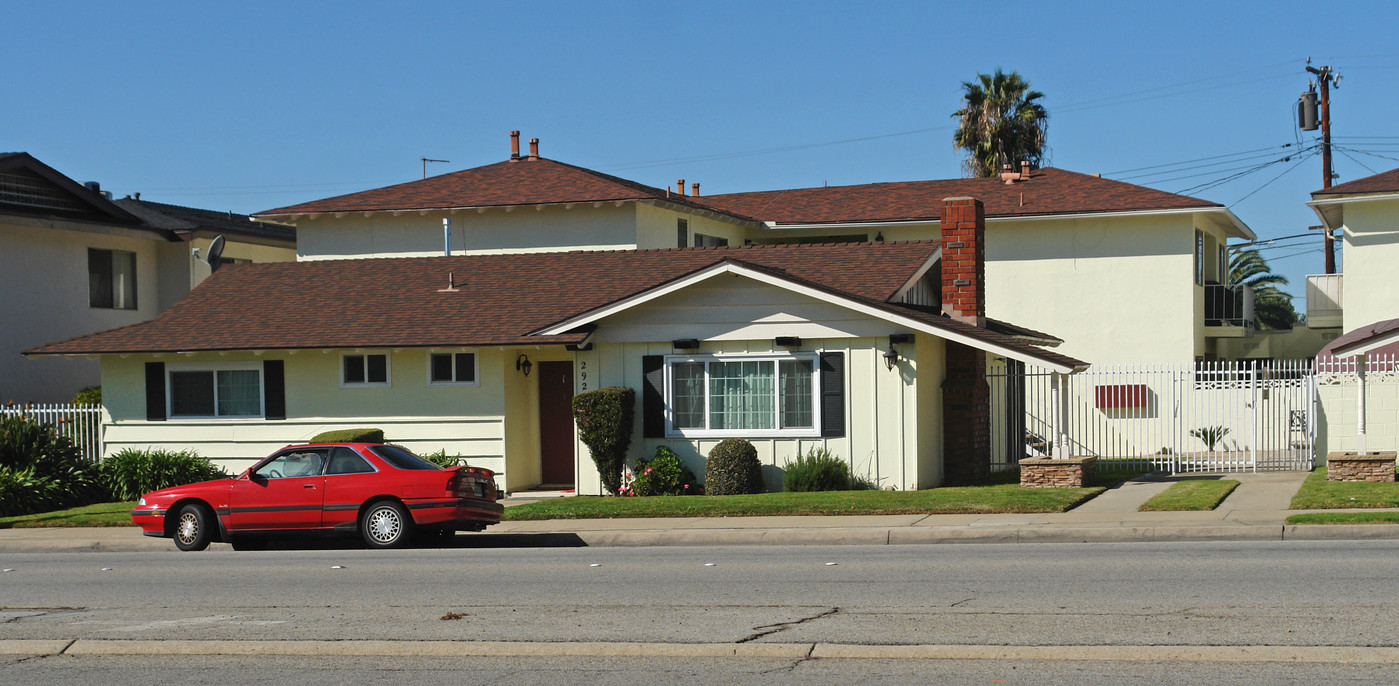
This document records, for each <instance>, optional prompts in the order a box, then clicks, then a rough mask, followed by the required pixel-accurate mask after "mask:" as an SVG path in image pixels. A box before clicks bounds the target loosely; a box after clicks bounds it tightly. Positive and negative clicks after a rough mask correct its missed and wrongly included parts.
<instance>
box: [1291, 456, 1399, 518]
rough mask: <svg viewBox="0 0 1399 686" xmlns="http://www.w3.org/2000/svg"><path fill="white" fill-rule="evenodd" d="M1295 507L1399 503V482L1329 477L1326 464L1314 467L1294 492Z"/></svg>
mask: <svg viewBox="0 0 1399 686" xmlns="http://www.w3.org/2000/svg"><path fill="white" fill-rule="evenodd" d="M1288 507H1290V508H1291V509H1293V510H1338V509H1345V508H1367V507H1399V483H1394V482H1381V483H1376V482H1369V481H1327V480H1326V467H1325V466H1321V467H1317V468H1316V469H1314V470H1312V474H1311V476H1308V477H1307V480H1306V481H1304V482H1302V487H1301V488H1299V489H1297V495H1294V496H1292V504H1291V505H1289V506H1288Z"/></svg>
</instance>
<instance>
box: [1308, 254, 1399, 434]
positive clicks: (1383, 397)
mask: <svg viewBox="0 0 1399 686" xmlns="http://www.w3.org/2000/svg"><path fill="white" fill-rule="evenodd" d="M1346 278H1350V277H1346ZM1359 390H1360V384H1359V382H1358V380H1357V378H1356V376H1355V374H1354V373H1347V374H1326V373H1322V374H1318V375H1317V383H1316V395H1317V405H1318V410H1319V412H1320V416H1319V417H1318V418H1317V437H1316V453H1317V459H1318V461H1319V462H1324V461H1325V460H1326V454H1327V453H1329V452H1334V451H1341V450H1355V449H1356V448H1357V442H1356V436H1357V434H1356V432H1357V429H1358V421H1357V419H1358V418H1359V416H1360V412H1359V407H1358V403H1357V402H1356V400H1357V397H1358V395H1359ZM1365 391H1366V393H1365V448H1366V450H1367V451H1370V452H1373V451H1376V450H1399V372H1379V373H1377V372H1373V371H1372V372H1370V373H1369V374H1367V375H1366V378H1365Z"/></svg>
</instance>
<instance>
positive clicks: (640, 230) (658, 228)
mask: <svg viewBox="0 0 1399 686" xmlns="http://www.w3.org/2000/svg"><path fill="white" fill-rule="evenodd" d="M679 219H684V220H685V222H686V223H687V224H688V226H687V230H688V234H687V235H686V240H685V245H686V246H693V245H694V244H695V234H697V233H702V234H705V235H707V236H715V237H718V238H726V239H728V241H729V245H743V239H744V237H745V236H746V232H745V230H744V229H743V227H741V226H738V225H737V224H734V223H732V222H724V221H719V220H717V219H712V218H710V217H705V216H701V215H697V214H690V213H688V212H679V211H677V210H672V209H668V208H664V207H656V206H653V205H646V204H639V205H637V206H636V247H638V248H641V249H643V250H649V249H652V248H675V247H680V246H679V245H678V242H679V234H678V232H677V220H679Z"/></svg>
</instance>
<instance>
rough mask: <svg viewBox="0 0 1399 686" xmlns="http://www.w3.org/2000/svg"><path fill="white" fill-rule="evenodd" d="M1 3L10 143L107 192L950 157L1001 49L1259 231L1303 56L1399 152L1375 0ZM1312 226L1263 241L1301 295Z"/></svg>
mask: <svg viewBox="0 0 1399 686" xmlns="http://www.w3.org/2000/svg"><path fill="white" fill-rule="evenodd" d="M5 15H6V23H7V25H8V26H9V27H10V28H11V30H10V31H7V34H8V35H7V51H6V52H7V55H8V57H9V60H10V64H11V68H10V69H7V70H6V74H5V75H4V76H3V77H0V78H3V83H4V84H5V91H6V93H7V94H8V96H9V97H8V98H7V99H8V101H9V103H10V105H9V106H7V107H3V108H0V150H4V151H25V152H29V153H31V154H33V155H34V156H36V157H38V158H39V159H41V160H43V161H44V162H46V163H48V164H49V165H51V166H53V167H54V168H56V169H58V170H59V171H60V172H63V173H64V174H67V175H68V176H70V177H72V178H74V179H75V180H78V181H88V180H96V181H100V182H101V183H102V185H103V188H104V189H106V190H110V191H112V192H114V193H116V194H117V195H118V196H121V195H124V194H127V193H132V192H141V194H142V197H143V199H148V200H155V201H162V202H171V203H176V204H185V205H192V206H197V207H206V208H210V209H219V210H234V211H237V212H255V211H259V210H265V209H270V208H273V207H278V206H282V205H287V204H291V203H295V202H300V201H304V200H311V199H315V198H320V197H327V196H331V195H337V194H340V193H346V192H351V191H355V190H362V189H365V188H372V187H376V186H381V185H387V184H390V183H396V182H401V181H408V180H412V179H415V178H419V177H420V176H421V173H422V163H421V162H420V158H422V157H430V158H436V159H444V160H450V163H449V164H432V165H429V172H430V173H442V172H445V171H453V170H457V169H464V168H468V167H474V166H478V165H482V164H489V163H492V162H497V161H500V160H502V159H505V158H506V157H507V156H508V153H509V143H508V138H507V132H508V131H510V130H511V129H519V130H521V131H522V132H523V137H524V138H531V137H538V138H540V139H541V152H542V154H543V155H544V156H546V157H551V158H553V159H558V160H561V161H565V162H570V163H573V164H579V165H582V166H586V167H590V168H594V169H599V170H602V171H607V172H610V173H614V174H617V175H619V176H623V177H626V178H631V179H635V180H637V181H641V182H644V183H648V184H651V185H656V186H663V185H666V184H673V183H674V181H675V180H676V179H678V178H684V179H686V180H687V182H693V181H698V182H700V183H701V184H702V191H703V193H705V194H714V193H725V192H734V191H746V190H765V189H772V188H790V187H801V186H813V185H821V184H823V183H829V184H831V185H838V184H854V183H868V182H877V181H900V180H911V179H930V178H949V177H956V176H960V175H961V170H960V161H961V154H960V152H959V151H957V150H955V149H954V148H953V147H952V143H951V137H952V130H953V120H952V119H951V118H950V117H949V115H950V114H951V113H952V112H953V111H955V110H956V109H957V107H958V102H959V98H960V85H961V82H962V81H964V80H968V79H971V78H973V77H974V76H975V74H977V73H978V72H989V71H992V70H994V69H996V68H997V67H1001V68H1004V69H1006V70H1012V69H1015V70H1019V71H1020V72H1021V74H1022V75H1024V76H1025V77H1026V78H1027V79H1029V80H1030V81H1031V83H1032V84H1033V85H1034V87H1035V88H1036V89H1038V90H1040V91H1042V92H1044V93H1045V98H1044V100H1043V102H1044V104H1045V105H1046V107H1047V108H1048V109H1049V113H1050V124H1049V144H1050V148H1051V152H1052V155H1051V164H1053V165H1054V166H1057V167H1062V168H1065V169H1072V170H1075V171H1081V172H1086V173H1095V172H1101V173H1104V175H1106V176H1108V177H1110V178H1118V179H1122V180H1127V181H1131V182H1134V183H1142V184H1144V185H1150V186H1152V187H1155V188H1160V189H1162V190H1167V191H1172V192H1180V191H1187V194H1189V195H1194V196H1196V197H1201V198H1205V199H1208V200H1212V201H1215V202H1220V203H1224V204H1226V205H1229V206H1231V207H1232V209H1233V210H1234V211H1235V213H1236V214H1238V215H1239V217H1240V218H1242V219H1243V221H1244V222H1245V223H1247V224H1249V225H1250V226H1251V227H1252V228H1253V229H1254V231H1255V232H1257V233H1258V234H1259V236H1260V237H1261V238H1263V239H1268V238H1278V237H1283V236H1291V235H1295V234H1299V233H1303V232H1304V231H1306V228H1307V227H1308V226H1311V225H1315V224H1317V223H1318V222H1317V219H1316V217H1315V215H1314V214H1312V213H1311V211H1310V210H1308V209H1307V208H1306V207H1305V205H1304V204H1303V203H1304V202H1305V201H1306V200H1307V199H1308V193H1309V192H1311V191H1313V190H1316V189H1318V188H1320V187H1321V162H1320V159H1319V157H1315V156H1313V157H1310V158H1307V159H1301V158H1298V157H1293V159H1292V160H1290V161H1287V162H1281V161H1277V160H1281V158H1283V157H1284V156H1286V155H1288V154H1293V155H1296V151H1297V150H1298V148H1299V147H1305V146H1310V145H1312V144H1314V143H1315V142H1316V141H1317V136H1316V135H1315V134H1313V133H1304V132H1299V131H1297V130H1296V127H1295V122H1294V117H1295V103H1296V100H1297V97H1298V95H1299V94H1301V93H1302V91H1304V90H1305V89H1306V87H1307V83H1308V75H1307V74H1305V73H1304V71H1303V67H1304V62H1303V61H1304V60H1305V58H1307V57H1308V56H1310V57H1311V58H1312V62H1313V64H1317V65H1323V64H1325V65H1332V66H1334V67H1335V68H1336V69H1337V70H1338V72H1339V73H1340V74H1341V75H1342V78H1343V80H1342V83H1341V87H1340V88H1339V89H1338V90H1336V91H1333V95H1334V98H1333V109H1332V118H1333V122H1334V127H1335V128H1334V130H1335V135H1336V136H1337V145H1338V148H1339V147H1343V148H1345V150H1338V152H1337V154H1336V155H1335V169H1336V171H1337V172H1338V173H1339V174H1340V179H1339V180H1340V181H1342V182H1343V181H1347V180H1352V179H1356V178H1360V177H1363V176H1368V175H1370V174H1371V173H1374V172H1380V171H1386V170H1389V169H1393V168H1395V167H1399V130H1396V128H1395V127H1394V126H1393V125H1392V122H1393V121H1394V120H1395V119H1394V117H1395V112H1399V88H1396V85H1399V46H1396V44H1395V42H1394V37H1393V30H1394V27H1395V26H1396V25H1399V21H1397V20H1399V7H1396V6H1395V5H1394V4H1393V3H1380V2H1331V3H1315V2H1310V3H1302V2H1260V3H1251V2H1223V3H1220V2H1208V3H1195V2H1172V3H1151V4H1147V3H1123V2H1120V1H1119V2H1102V3H1097V2H1091V3H1090V2H1080V3H1047V2H1035V3H1028V2H1006V1H1001V2H993V3H962V2H959V3H931V2H925V3H899V2H889V3H835V2H830V3H823V2H757V3H755V2H751V1H750V2H664V3H631V2H596V3H595V2H587V3H583V2H579V3H541V2H509V3H496V2H399V3H366V2H334V3H332V2H247V1H245V2H238V3H147V2H127V3H76V2H61V1H58V0H53V1H48V2H8V3H6V4H5ZM1386 136H1388V138H1383V137H1386ZM1299 143H1300V146H1299V145H1298V144H1299ZM1287 144H1293V145H1292V146H1291V147H1286V146H1287ZM1235 153H1238V154H1237V155H1235ZM1304 154H1305V153H1304ZM1190 160H1199V161H1196V162H1189V161H1190ZM1268 162H1274V163H1273V164H1271V165H1268V166H1265V167H1263V168H1261V169H1259V170H1257V171H1253V172H1252V173H1248V174H1244V175H1242V176H1241V177H1240V178H1238V179H1236V180H1233V181H1229V182H1227V183H1222V184H1220V185H1214V186H1208V187H1204V188H1199V186H1200V185H1201V184H1209V183H1212V182H1216V181H1218V180H1220V179H1223V178H1225V177H1227V176H1230V175H1233V174H1238V173H1240V172H1244V171H1247V170H1248V169H1250V168H1251V167H1254V166H1258V165H1263V164H1264V163H1268ZM1367 167H1368V168H1367ZM1142 168H1146V169H1142ZM1289 169H1290V170H1291V171H1288V170H1289ZM1192 187H1194V188H1197V190H1187V189H1191V188H1192ZM1319 242H1320V239H1319V237H1318V238H1316V239H1315V240H1310V241H1298V240H1295V239H1294V240H1285V241H1279V242H1278V243H1277V244H1275V245H1273V246H1271V247H1269V249H1268V250H1267V252H1265V255H1267V256H1268V257H1269V258H1270V259H1271V260H1273V264H1274V268H1275V269H1276V270H1278V271H1281V272H1283V273H1284V274H1286V275H1288V276H1289V277H1290V278H1291V279H1292V282H1293V285H1292V286H1291V287H1290V288H1289V290H1290V291H1291V292H1292V293H1293V294H1294V295H1300V294H1301V293H1302V288H1301V286H1302V283H1303V281H1304V275H1305V274H1307V273H1315V272H1320V271H1321V264H1322V257H1321V252H1320V248H1319V247H1318V244H1319ZM1296 302H1297V303H1298V305H1299V309H1300V306H1301V304H1302V301H1301V300H1300V299H1298V300H1297V301H1296Z"/></svg>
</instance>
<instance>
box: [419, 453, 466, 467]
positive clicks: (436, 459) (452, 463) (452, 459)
mask: <svg viewBox="0 0 1399 686" xmlns="http://www.w3.org/2000/svg"><path fill="white" fill-rule="evenodd" d="M419 457H422V458H423V459H424V460H427V461H428V462H431V463H433V464H435V465H437V466H438V467H442V468H443V469H446V468H447V467H456V466H462V467H465V466H466V456H465V455H448V454H447V449H446V448H443V449H441V450H439V451H437V452H435V453H428V454H426V455H420V456H419Z"/></svg>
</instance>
